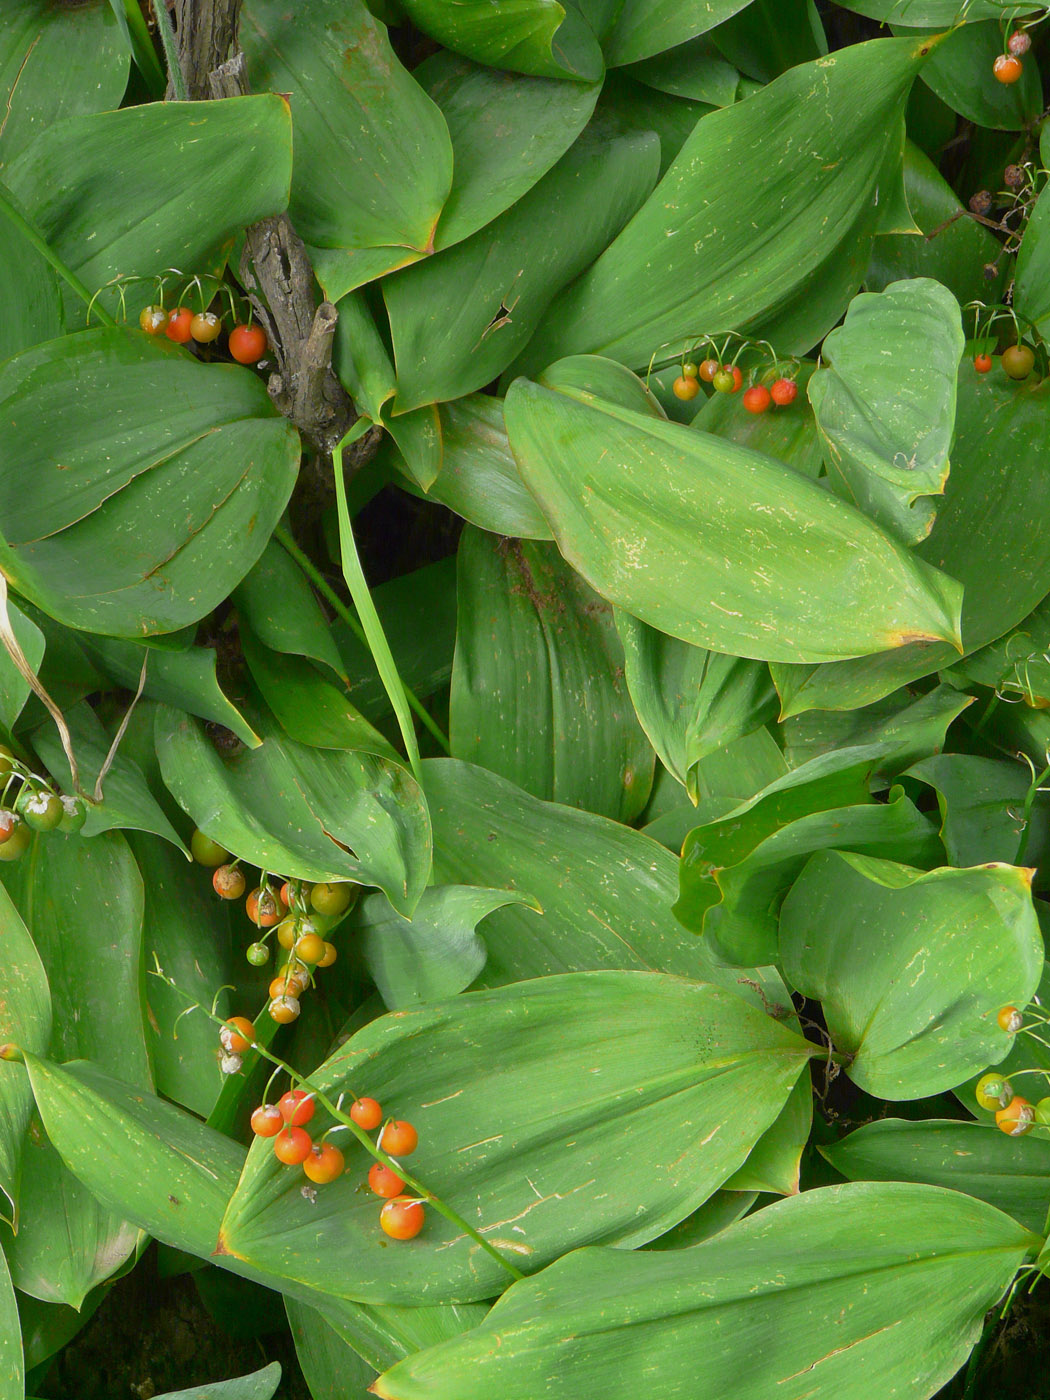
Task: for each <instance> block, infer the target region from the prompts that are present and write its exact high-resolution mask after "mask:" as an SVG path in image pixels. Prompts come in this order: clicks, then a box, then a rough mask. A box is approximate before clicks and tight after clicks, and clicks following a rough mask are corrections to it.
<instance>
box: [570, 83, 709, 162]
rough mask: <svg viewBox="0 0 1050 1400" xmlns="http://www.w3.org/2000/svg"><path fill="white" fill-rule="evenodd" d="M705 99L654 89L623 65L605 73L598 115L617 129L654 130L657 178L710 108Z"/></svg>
mask: <svg viewBox="0 0 1050 1400" xmlns="http://www.w3.org/2000/svg"><path fill="white" fill-rule="evenodd" d="M713 111H714V108H713V107H711V106H709V105H708V104H707V103H706V102H694V101H692V100H691V99H689V98H686V97H675V96H674V95H673V94H672V93H669V92H657V90H656V89H655V88H651V87H646V86H645V84H644V83H640V82H636V81H635V80H634V79H633V78H630V77H628V76H627V73H626V72H625V70H624V69H622V68H620V69H614V70H613V71H612V72H611V73H607V74H606V77H605V82H604V83H603V84H602V95H601V97H600V98H599V99H598V115H599V116H600V117H603V118H604V119H605V120H607V121H608V122H610V123H612V124H613V126H614V127H615V129H616V130H619V131H655V132H656V135H657V136H658V137H659V139H660V179H661V180H662V179H663V177H664V176H665V175H666V174H667V172H668V170H669V169H670V168H671V166H672V164H673V163H674V160H675V157H676V156H677V155H678V152H679V151H680V150H681V149H682V147H683V146H684V145H685V143H686V141H687V140H688V139H689V137H690V136H692V134H693V132H694V131H695V129H696V124H697V122H698V121H699V120H700V118H701V117H705V116H707V114H708V112H713Z"/></svg>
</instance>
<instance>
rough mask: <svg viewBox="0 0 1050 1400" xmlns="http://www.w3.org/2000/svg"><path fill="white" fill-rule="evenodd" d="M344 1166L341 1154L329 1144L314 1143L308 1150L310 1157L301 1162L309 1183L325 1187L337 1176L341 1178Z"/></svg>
mask: <svg viewBox="0 0 1050 1400" xmlns="http://www.w3.org/2000/svg"><path fill="white" fill-rule="evenodd" d="M344 1165H345V1163H344V1161H343V1154H342V1153H341V1152H340V1151H339V1149H338V1147H333V1146H332V1144H331V1143H330V1142H315V1143H314V1145H313V1147H311V1148H310V1155H309V1156H308V1157H306V1158H305V1159H304V1161H303V1171H304V1172H305V1173H306V1175H307V1176H308V1177H309V1178H310V1180H311V1181H316V1182H317V1184H318V1185H319V1186H327V1184H328V1183H329V1182H330V1181H334V1180H335V1179H336V1177H337V1176H342V1174H343V1167H344Z"/></svg>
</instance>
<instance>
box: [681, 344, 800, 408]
mask: <svg viewBox="0 0 1050 1400" xmlns="http://www.w3.org/2000/svg"><path fill="white" fill-rule="evenodd" d="M733 339H737V340H739V341H740V347H739V349H738V350H737V352H736V354H735V355H734V357H733V359H732V360H726V358H725V357H726V355H727V354H728V352H729V345H730V342H731V341H732V340H733ZM701 344H702V345H705V346H706V347H707V348H708V350H709V351H711V352H712V353H711V354H709V355H708V356H707V358H706V359H702V360H700V361H699V363H697V361H696V360H693V359H683V360H682V367H681V373H680V374H679V375H678V377H677V378H676V379H675V381H674V383H673V384H672V385H671V392H672V393H673V394H674V396H675V397H676V398H679V399H682V400H684V401H685V402H686V403H688V402H689V401H690V400H691V399H695V398H696V396H697V394H699V392H700V385H701V384H710V385H711V388H712V389H713V390H714V391H715V392H716V393H718V394H736V393H739V391H740V390H741V389H742V388H743V384H744V374H743V371H742V370H741V368H740V366H739V365H738V364H737V363H736V361H737V360H738V359H739V358H740V356H741V355H742V354H743V353H744V351H745V350H747V349H748V348H749V347H750V342H749V341H747V340H744V339H743V337H741V336H736V335H735V333H733V334H731V335H729V336H727V337H726V341H725V344H724V345H722V346H721V347H719V346H717V345H716V344H715V342H714V341H713V340H712V339H711V338H710V337H709V336H706V337H704V339H703V340H702V341H701ZM760 344H761V345H763V346H764V347H765V350H766V352H767V353H768V356H769V360H770V366H769V368H768V369H767V370H766V371H765V372H764V373H763V375H762V381H759V382H757V383H754V384H752V385H751V386H750V387H749V388H748V389H746V390H745V391H744V397H743V404H744V407H745V408H746V409H747V411H748V413H765V411H766V410H767V409H768V408H770V407H771V406H773V405H776V407H778V408H786V407H787V406H788V405H789V404H792V403H794V402H795V399H796V398H797V397H798V384H797V383H796V381H795V379H794V378H787V377H785V376H784V375H782V374H781V372H780V371H781V365H780V361H779V360H778V359H777V356H776V354H775V353H774V351H773V347H772V346H771V345H769V344H768V342H766V341H761V342H760ZM796 364H797V362H793V367H794V366H795V365H796ZM792 372H794V368H793V370H792ZM766 380H771V381H772V382H771V383H769V384H767V383H765V382H763V381H766Z"/></svg>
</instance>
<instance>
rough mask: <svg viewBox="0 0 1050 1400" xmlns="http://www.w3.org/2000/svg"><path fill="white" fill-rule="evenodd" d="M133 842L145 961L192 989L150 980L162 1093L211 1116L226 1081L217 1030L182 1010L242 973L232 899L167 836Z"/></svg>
mask: <svg viewBox="0 0 1050 1400" xmlns="http://www.w3.org/2000/svg"><path fill="white" fill-rule="evenodd" d="M130 842H131V849H132V851H133V852H134V855H135V859H136V861H137V862H138V867H139V870H140V871H141V872H142V880H143V887H144V890H145V909H144V914H143V923H142V943H143V953H144V957H145V964H146V966H147V967H148V968H153V967H154V966H155V965H156V963H157V962H159V964H160V966H161V967H162V968H163V969H164V971H165V972H166V973H167V974H168V976H169V977H173V978H174V979H175V981H176V982H177V983H178V985H179V987H180V988H181V989H182V991H183V992H184V993H185V996H180V995H178V993H176V992H175V991H173V990H172V988H170V987H169V986H167V984H166V983H164V982H162V981H160V979H159V978H156V977H148V978H147V979H146V1006H147V1019H148V1024H149V1029H148V1030H147V1032H146V1035H147V1043H148V1045H149V1050H150V1058H151V1060H152V1063H153V1073H154V1076H155V1079H156V1085H157V1092H158V1093H160V1094H163V1095H164V1097H165V1098H168V1099H173V1100H174V1101H175V1102H176V1103H180V1104H182V1105H183V1106H184V1107H186V1108H189V1109H191V1110H192V1111H193V1112H194V1113H199V1114H200V1115H201V1117H202V1118H204V1117H207V1115H208V1114H209V1113H210V1112H211V1110H212V1109H213V1108H214V1106H215V1100H216V1098H217V1097H218V1094H219V1090H220V1089H221V1088H222V1083H223V1080H222V1074H221V1073H220V1070H219V1065H218V1062H217V1061H216V1058H215V1047H216V1045H217V1044H218V1038H217V1032H216V1028H215V1026H214V1025H213V1024H212V1023H211V1022H210V1021H207V1020H205V1018H204V1017H203V1016H201V1015H200V1014H199V1013H195V1014H192V1015H189V1016H184V1015H183V1014H182V1013H183V1012H184V1011H185V1010H186V996H189V997H192V998H193V1000H195V1001H198V1002H200V1003H201V1005H203V1006H209V1007H210V1006H211V1004H212V1000H213V998H214V997H215V994H216V991H217V990H218V989H219V988H220V987H222V986H223V985H224V984H228V983H231V982H233V981H235V980H236V978H237V972H236V971H235V968H236V963H235V953H234V947H233V939H232V937H231V927H230V913H231V911H230V905H229V904H228V903H226V901H225V900H221V899H217V898H216V896H215V895H214V893H213V892H212V888H211V881H210V880H209V879H208V877H207V874H206V873H205V872H204V871H202V869H201V867H200V866H199V865H190V864H189V863H188V862H187V861H186V860H185V859H184V858H183V857H182V856H181V855H179V853H178V852H177V851H175V850H173V849H172V848H171V846H170V845H169V844H168V843H167V842H166V841H160V840H158V839H157V837H155V836H149V835H134V836H132V837H130ZM238 931H240V930H238ZM238 961H239V959H238ZM241 967H243V963H241ZM240 1009H241V1008H240V1007H236V1008H235V1007H234V1006H232V1005H230V1004H229V999H228V997H227V996H226V995H225V994H224V995H223V996H222V997H220V999H219V1002H218V1005H217V1007H216V1010H217V1011H218V1014H219V1015H220V1016H224V1015H226V1014H228V1013H232V1012H233V1011H234V1010H238V1011H239V1010H240Z"/></svg>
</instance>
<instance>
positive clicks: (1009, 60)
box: [992, 53, 1023, 83]
mask: <svg viewBox="0 0 1050 1400" xmlns="http://www.w3.org/2000/svg"><path fill="white" fill-rule="evenodd" d="M992 72H993V73H994V74H995V76H996V77H997V78H998V79H999V81H1000V82H1001V83H1016V82H1017V80H1018V78H1019V77H1020V76H1021V73H1022V72H1023V65H1022V63H1021V60H1020V59H1019V58H1015V57H1014V55H1013V54H1009V53H1001V54H1000V55H999V57H998V58H997V59H996V60H995V62H994V63H993V64H992Z"/></svg>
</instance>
